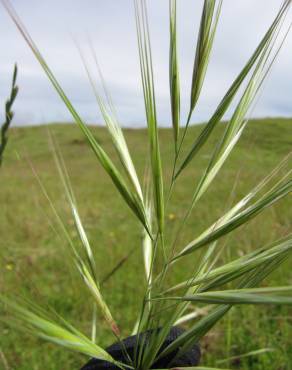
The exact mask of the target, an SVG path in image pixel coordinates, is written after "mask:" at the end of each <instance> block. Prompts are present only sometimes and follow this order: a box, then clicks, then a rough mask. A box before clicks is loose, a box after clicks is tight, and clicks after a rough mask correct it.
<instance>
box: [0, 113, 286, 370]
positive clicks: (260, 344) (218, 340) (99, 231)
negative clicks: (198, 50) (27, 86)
mask: <svg viewBox="0 0 292 370" xmlns="http://www.w3.org/2000/svg"><path fill="white" fill-rule="evenodd" d="M50 128H51V131H52V132H53V133H54V136H55V138H56V139H57V141H58V143H59V144H60V147H61V149H62V152H63V155H64V157H65V161H66V165H67V167H68V170H69V172H70V176H71V180H72V184H73V187H74V191H75V195H76V198H77V201H78V205H79V210H80V214H81V215H82V219H83V221H84V225H85V227H86V231H87V232H88V235H89V238H90V241H91V243H92V246H93V248H94V251H95V254H96V261H97V265H98V269H99V277H100V278H101V279H102V278H103V277H104V276H106V274H107V273H108V272H109V271H111V269H112V268H113V267H114V266H115V264H116V263H117V262H118V261H120V260H121V259H122V258H123V257H125V256H127V255H128V254H129V252H130V251H133V253H132V254H131V256H130V257H129V258H128V260H127V262H126V263H125V264H124V265H123V268H122V269H120V270H119V271H118V272H117V273H116V274H115V275H113V276H112V278H111V279H110V280H108V281H107V282H106V284H105V285H104V286H103V292H104V295H105V297H106V299H107V301H108V302H109V305H110V307H111V309H112V311H113V313H114V316H115V317H116V319H117V321H118V322H119V324H120V326H121V328H122V329H123V335H124V336H127V335H128V334H129V333H130V332H131V329H132V328H133V325H134V323H135V320H136V318H137V314H138V308H139V297H140V295H141V293H142V291H143V285H144V276H143V263H142V255H141V243H140V226H139V225H138V224H137V222H136V220H135V219H134V217H133V216H132V214H131V213H130V211H129V210H128V208H127V207H126V206H125V205H124V203H123V201H122V200H121V198H120V196H119V195H118V194H117V193H116V191H115V189H114V187H113V185H112V184H111V182H110V180H109V179H108V177H107V175H106V174H105V173H104V172H103V170H102V169H101V167H100V166H99V165H98V164H97V161H96V158H95V157H94V154H93V153H92V152H91V150H90V148H89V147H88V145H87V144H86V142H85V140H84V138H83V137H82V134H81V133H80V131H79V130H78V128H77V127H75V126H73V125H69V124H68V125H60V124H58V125H57V124H56V125H51V126H50ZM222 129H223V125H221V127H220V128H219V129H218V130H217V132H215V134H214V135H213V139H211V140H210V141H209V143H208V145H207V146H206V148H204V150H203V151H202V152H201V153H200V155H199V156H198V157H197V158H196V159H195V160H194V161H193V162H192V164H191V165H190V166H189V167H188V169H187V170H186V172H185V174H184V175H183V176H182V177H181V179H180V180H179V181H178V183H177V185H176V189H175V192H176V196H175V198H174V199H173V201H172V203H171V207H170V208H169V209H167V228H168V231H169V232H170V231H171V230H173V229H174V228H175V227H174V226H175V224H176V222H177V221H178V220H179V219H180V217H181V216H182V215H183V213H184V210H185V208H186V206H187V203H188V200H189V199H190V195H191V193H192V191H193V190H194V187H195V185H196V183H197V181H198V179H199V176H200V173H201V172H202V170H203V168H204V166H205V165H206V164H207V163H208V159H209V157H210V148H211V145H213V144H214V142H215V139H216V137H217V135H218V134H219V133H220V131H221V130H222ZM93 130H94V133H95V135H96V137H97V138H98V140H99V141H100V142H101V143H102V145H103V146H104V148H105V149H106V151H107V152H108V153H109V154H110V155H113V156H115V152H114V149H113V147H112V145H111V142H110V138H109V137H108V135H107V132H106V130H105V129H103V128H93ZM199 130H200V126H195V127H192V128H191V129H190V131H189V135H188V139H187V140H186V144H187V145H186V147H187V146H188V145H190V143H191V140H192V137H194V136H195V135H197V134H198V132H199ZM146 135H147V133H146V130H126V137H127V140H128V143H129V147H130V151H131V152H132V153H135V155H134V156H133V158H134V162H135V164H136V166H137V169H138V172H139V174H140V175H141V176H142V175H143V168H144V165H145V157H146V154H147V150H148V148H147V145H146V142H147V140H146ZM160 137H161V143H162V158H163V166H164V170H165V183H166V184H168V183H169V177H170V175H171V165H172V159H173V153H172V149H171V148H172V145H171V144H172V142H171V141H172V132H171V130H169V129H163V130H161V131H160ZM291 148H292V120H289V119H276V118H275V119H267V120H259V121H251V122H250V124H249V126H248V127H247V129H246V132H245V134H244V135H243V137H242V139H241V140H240V142H239V144H238V146H237V147H236V149H235V150H234V152H233V154H232V155H231V157H230V159H228V161H227V162H226V164H225V166H224V167H223V170H222V171H221V173H220V175H219V176H218V177H217V179H216V180H215V182H214V183H213V185H212V186H211V188H210V189H209V191H208V192H207V194H206V195H205V196H204V197H203V198H202V200H201V201H200V202H199V203H198V205H197V207H196V208H195V209H194V211H193V213H192V216H191V218H190V221H189V223H188V224H187V227H186V229H185V235H184V238H183V240H182V241H181V242H182V245H181V247H183V246H184V244H183V243H184V241H188V240H190V238H194V236H195V235H197V233H198V232H200V231H202V230H203V229H204V228H206V227H207V226H209V225H210V224H211V223H212V222H214V221H215V220H216V218H217V217H218V216H219V215H220V213H221V212H223V211H224V210H226V209H228V207H229V206H230V205H231V204H233V203H234V202H235V201H236V200H237V199H240V198H241V197H242V196H243V195H244V194H245V193H246V192H247V191H249V190H251V189H252V188H253V187H254V186H255V185H256V184H257V183H258V181H259V180H261V179H262V178H263V177H264V176H265V175H266V174H267V173H268V171H269V170H271V169H272V168H273V167H275V166H276V165H277V164H278V162H279V161H280V160H281V159H283V158H284V156H285V155H287V154H288V152H289V151H291ZM31 165H32V166H33V168H34V169H35V171H36V172H37V174H38V175H39V177H40V179H41V181H42V182H43V184H44V186H45V187H46V189H47V191H48V194H49V196H50V198H51V200H52V202H53V203H54V205H55V207H56V209H57V210H58V212H59V213H60V215H61V217H62V219H63V220H64V223H65V224H66V226H67V227H68V229H69V230H70V232H71V234H72V237H73V238H74V239H75V240H76V241H77V235H76V234H74V229H73V220H72V218H71V215H70V210H69V207H68V204H67V202H66V198H65V194H64V191H63V188H62V185H61V182H60V180H59V177H58V174H57V171H56V169H55V165H54V161H53V158H52V153H51V152H50V150H49V145H48V134H47V128H46V127H45V126H39V127H34V128H31V127H29V128H14V129H12V130H11V133H10V142H9V145H8V150H7V152H6V157H5V160H4V163H3V167H2V169H1V170H0V179H1V191H0V204H1V212H0V235H1V248H0V286H1V290H2V291H5V292H9V293H13V294H14V295H16V296H19V295H26V296H27V295H29V296H30V297H31V298H32V299H33V300H34V301H35V302H37V303H39V304H42V305H44V306H45V305H47V304H48V305H50V306H52V307H53V308H54V309H55V310H56V311H57V312H58V313H60V314H61V315H62V316H64V317H65V318H66V319H67V320H69V321H70V322H71V323H73V324H74V325H75V326H77V327H79V328H81V329H82V330H84V332H86V333H89V332H90V319H91V308H92V304H91V301H89V295H88V293H87V290H86V289H84V288H83V283H82V281H81V279H80V277H79V276H78V274H77V272H76V271H75V270H74V268H73V266H71V263H70V260H69V258H68V254H67V252H66V250H67V248H68V246H67V245H66V241H65V238H64V236H63V234H62V232H61V230H60V229H59V228H58V226H57V224H56V222H55V221H54V215H53V213H52V212H51V210H50V207H49V204H48V201H47V199H46V198H45V197H44V195H43V194H42V191H41V189H40V185H39V184H38V183H37V181H36V178H35V176H34V174H33V172H32V169H31V167H30V166H31ZM166 187H167V185H166ZM291 199H292V198H291V196H288V198H286V199H284V200H282V201H281V202H279V203H278V204H277V205H275V206H274V207H272V208H270V209H268V210H266V211H264V212H263V214H261V215H260V216H259V217H257V218H256V219H255V220H253V221H252V222H251V223H249V225H248V226H245V227H243V228H240V229H239V230H237V231H236V232H235V233H233V235H232V237H227V238H225V239H224V241H223V242H226V249H225V254H224V255H223V256H222V258H225V259H226V258H230V257H231V256H238V255H240V254H241V253H242V251H243V250H252V249H253V248H256V247H261V246H264V245H265V244H267V243H269V242H271V241H273V240H275V239H277V238H279V237H281V236H283V235H287V234H288V233H289V232H291V230H292V227H291V226H292V202H291ZM195 263H196V261H195V260H194V259H193V260H192V258H191V257H189V258H186V259H184V261H183V264H180V268H179V269H177V270H175V276H174V277H173V278H174V279H176V281H181V279H183V277H184V274H185V273H186V272H187V271H188V270H190V269H192V268H193V266H194V264H195ZM291 270H292V269H291V259H290V260H289V261H288V262H287V263H286V264H285V265H283V267H282V268H281V269H280V270H279V271H277V272H276V273H274V274H273V276H271V278H270V280H269V282H265V283H264V284H265V285H266V284H268V283H269V284H271V285H273V284H274V285H276V284H277V285H288V284H292V271H291ZM0 314H1V319H3V320H1V321H2V322H1V321H0V348H1V353H0V369H3V370H6V365H5V364H4V362H5V360H4V359H3V357H5V359H6V361H7V363H8V365H9V369H17V370H42V369H46V370H56V369H60V370H61V369H62V370H69V369H70V370H73V369H76V370H77V369H78V367H80V365H81V364H83V363H84V362H85V361H86V358H85V357H83V356H79V355H76V354H75V353H71V352H67V351H66V350H63V349H62V348H58V347H55V346H54V345H52V344H48V343H45V342H43V341H41V340H38V339H35V338H33V337H30V336H28V335H27V334H25V333H22V332H18V331H15V330H14V329H12V328H11V327H10V326H9V317H8V316H6V314H4V312H1V311H0ZM291 330H292V311H291V309H289V308H287V307H273V306H269V307H263V306H258V307H249V306H244V307H240V308H239V307H238V308H235V309H234V310H233V311H231V313H230V314H229V316H228V317H226V318H225V320H224V321H222V322H221V324H220V325H218V326H216V327H215V328H214V329H213V330H212V331H211V332H210V333H209V334H208V336H207V337H206V338H205V339H204V340H203V341H202V343H201V345H202V350H203V358H202V364H203V365H204V366H214V367H215V366H218V367H222V368H224V367H229V368H232V369H243V370H244V369H254V370H259V369H265V370H284V369H285V370H288V369H292V335H291V333H292V331H291ZM97 334H98V341H99V343H100V344H101V345H104V346H106V345H109V344H111V342H112V341H113V338H112V337H111V334H109V332H108V331H107V329H106V325H105V324H104V323H103V322H102V320H100V324H99V326H98V333H97ZM261 348H273V349H274V350H275V351H274V352H271V353H267V354H264V355H261V356H255V357H249V358H246V359H242V360H238V359H237V360H234V361H231V363H230V364H228V363H225V364H222V365H220V366H219V365H217V364H216V361H217V360H220V359H224V358H226V357H229V356H237V355H241V354H244V353H247V352H250V351H254V350H258V349H261Z"/></svg>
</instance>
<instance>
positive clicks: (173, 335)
mask: <svg viewBox="0 0 292 370" xmlns="http://www.w3.org/2000/svg"><path fill="white" fill-rule="evenodd" d="M158 330H159V329H158ZM152 332H153V331H152V330H149V331H147V332H144V333H141V334H140V336H139V337H138V336H137V335H133V336H131V337H128V338H126V339H123V341H122V342H123V344H124V346H125V348H126V350H127V353H128V355H129V357H130V358H131V359H132V360H133V358H134V351H135V346H136V344H137V340H138V338H139V343H142V342H143V343H144V346H145V345H146V346H147V342H148V340H149V336H150V334H151V333H152ZM183 332H184V330H183V329H181V328H179V327H173V328H171V330H170V332H169V334H168V336H167V338H166V340H165V341H164V343H163V345H162V347H161V348H160V351H159V353H161V352H162V351H163V350H164V349H165V348H166V347H167V346H168V345H169V344H171V343H172V342H173V341H174V340H175V339H177V338H178V337H179V336H180V335H181V334H183ZM138 346H139V344H138ZM106 351H107V352H108V353H109V354H110V355H111V356H112V357H113V358H114V359H115V360H116V361H119V362H123V363H125V364H129V360H128V359H127V357H126V355H125V353H124V352H123V351H122V348H121V344H120V343H119V342H117V343H115V344H112V345H111V346H109V347H108V348H107V349H106ZM177 352H178V350H175V351H173V352H171V353H169V354H168V355H166V356H165V357H163V358H161V359H159V360H157V361H156V362H154V364H153V365H152V366H151V368H152V369H167V368H169V367H172V368H173V367H192V366H197V365H198V364H199V362H200V357H201V351H200V347H199V346H198V345H196V344H195V345H194V346H193V347H192V348H191V349H190V350H188V351H187V352H186V353H184V354H183V355H182V356H180V357H178V358H175V357H176V354H177ZM159 353H158V355H159ZM81 370H120V369H119V368H118V367H117V366H115V365H113V364H112V363H110V362H107V361H102V360H97V359H91V360H90V361H89V362H88V363H87V364H86V365H85V366H84V367H82V369H81Z"/></svg>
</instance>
